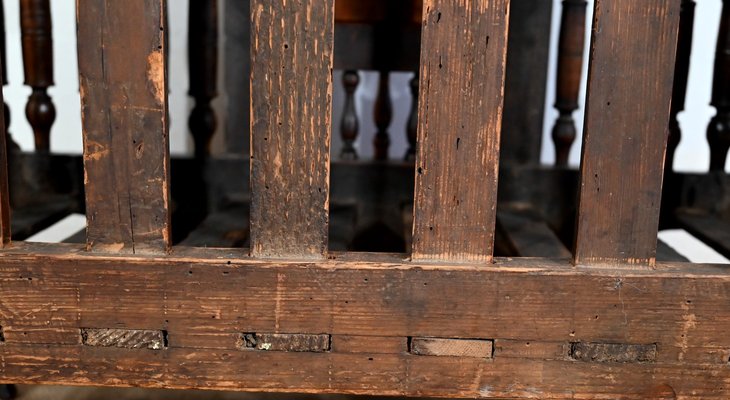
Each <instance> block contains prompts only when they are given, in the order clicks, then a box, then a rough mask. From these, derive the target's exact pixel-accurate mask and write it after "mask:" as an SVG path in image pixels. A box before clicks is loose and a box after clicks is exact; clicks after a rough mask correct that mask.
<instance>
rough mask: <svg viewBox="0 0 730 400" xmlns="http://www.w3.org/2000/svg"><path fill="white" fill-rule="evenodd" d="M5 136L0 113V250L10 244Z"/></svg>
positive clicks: (0, 72) (2, 67)
mask: <svg viewBox="0 0 730 400" xmlns="http://www.w3.org/2000/svg"><path fill="white" fill-rule="evenodd" d="M3 52H4V50H3ZM3 60H4V57H3ZM4 71H5V65H4V64H3V63H2V62H0V76H4V75H3V72H4ZM3 102H4V100H3V93H2V90H0V104H3ZM7 135H8V132H7V129H6V126H5V114H4V113H2V112H0V248H3V247H5V245H7V244H8V243H10V187H9V186H8V146H7V141H8V137H7Z"/></svg>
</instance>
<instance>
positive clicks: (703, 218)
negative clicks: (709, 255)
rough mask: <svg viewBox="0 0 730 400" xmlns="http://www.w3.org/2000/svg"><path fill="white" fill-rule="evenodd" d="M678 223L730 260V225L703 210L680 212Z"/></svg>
mask: <svg viewBox="0 0 730 400" xmlns="http://www.w3.org/2000/svg"><path fill="white" fill-rule="evenodd" d="M676 218H677V222H678V223H679V225H680V226H681V227H682V228H684V229H685V230H687V232H689V233H690V234H692V235H693V236H695V237H697V238H698V239H699V240H701V241H702V242H704V243H705V244H706V245H708V246H710V247H712V248H713V249H714V250H715V251H717V252H718V253H720V254H722V255H723V256H725V257H727V258H730V223H729V222H727V221H725V220H723V219H722V218H719V217H718V216H717V215H712V214H709V213H707V212H703V211H701V210H691V209H687V210H678V211H677V213H676Z"/></svg>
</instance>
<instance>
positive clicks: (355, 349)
mask: <svg viewBox="0 0 730 400" xmlns="http://www.w3.org/2000/svg"><path fill="white" fill-rule="evenodd" d="M332 351H335V352H338V353H365V354H401V353H407V352H408V338H407V337H393V336H359V335H333V336H332Z"/></svg>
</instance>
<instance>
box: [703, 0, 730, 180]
mask: <svg viewBox="0 0 730 400" xmlns="http://www.w3.org/2000/svg"><path fill="white" fill-rule="evenodd" d="M728 3H730V1H728V0H723V2H722V16H721V20H720V32H719V34H718V37H717V50H716V52H715V73H714V78H713V79H714V81H713V85H712V102H711V103H710V104H711V105H712V106H714V107H715V108H716V109H717V114H716V115H715V116H714V117H712V120H710V125H709V127H708V128H707V141H708V143H709V144H710V171H722V170H724V169H725V160H726V158H727V151H728V149H729V148H730V6H729V4H728Z"/></svg>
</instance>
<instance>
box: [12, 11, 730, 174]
mask: <svg viewBox="0 0 730 400" xmlns="http://www.w3.org/2000/svg"><path fill="white" fill-rule="evenodd" d="M553 1H554V2H555V6H554V10H553V32H552V35H551V52H552V54H551V56H550V67H549V68H550V69H549V79H548V88H547V96H546V102H545V105H546V113H545V130H544V138H543V143H544V145H543V150H542V157H541V158H542V162H544V163H547V164H550V163H552V162H553V160H554V150H553V147H552V141H551V138H550V130H551V127H552V124H553V121H554V120H555V118H556V116H557V112H556V111H555V110H554V109H553V107H552V104H553V101H554V97H555V72H556V68H555V59H556V55H555V50H556V48H557V40H558V29H559V21H560V11H561V5H560V1H559V0H553ZM223 3H224V2H220V7H221V12H224V10H222V8H223ZM592 3H593V0H589V6H588V10H589V17H588V18H589V19H588V23H587V31H588V32H587V35H589V34H590V25H591V24H590V21H591V20H592V17H591V15H590V14H592V6H593V4H592ZM697 3H698V4H697V8H696V17H695V21H696V22H695V32H694V42H693V52H692V60H691V66H690V78H689V88H688V93H687V105H686V110H685V111H684V112H683V113H681V114H680V116H679V119H680V124H681V126H682V130H683V138H682V142H681V143H680V145H679V148H678V149H677V154H676V161H675V168H676V169H677V170H681V171H706V170H707V167H708V165H709V150H708V147H707V144H706V140H705V132H706V128H707V123H708V121H709V119H710V118H711V117H712V116H713V115H714V113H715V111H714V109H713V108H712V107H710V106H709V102H710V92H711V86H712V65H713V60H714V49H715V42H716V40H717V30H718V25H719V16H720V9H721V6H722V2H721V0H699V1H698V2H697ZM187 4H188V0H175V1H170V2H169V20H170V32H171V35H170V47H169V49H170V75H169V76H170V97H169V101H170V116H171V123H170V145H171V152H172V153H173V154H188V153H189V152H190V150H191V144H190V140H189V139H188V133H187V128H186V125H187V116H188V114H189V110H190V107H191V101H190V99H189V98H188V96H187V87H188V73H187V50H186V44H187V9H188V7H187ZM4 5H5V19H6V21H5V22H6V34H7V47H8V48H7V51H8V66H7V70H8V78H9V81H10V83H9V85H8V86H7V87H6V88H5V96H6V101H7V102H8V103H9V105H10V107H11V113H12V118H11V119H12V121H11V127H10V129H11V133H12V135H13V138H14V139H15V140H16V141H17V142H18V143H19V144H20V145H21V147H22V148H23V149H25V150H32V149H33V136H32V131H31V129H30V126H29V125H28V123H27V121H26V119H25V115H24V110H25V103H26V101H27V97H28V95H29V94H30V89H29V88H28V87H26V86H24V85H23V66H22V53H21V47H20V26H19V25H20V23H19V20H20V16H19V10H18V2H17V1H6V2H4ZM51 7H52V15H53V35H54V62H55V68H56V70H55V79H56V86H54V87H52V88H51V89H50V94H51V96H52V97H53V100H54V103H55V104H56V108H57V120H56V123H55V124H54V127H53V131H52V133H51V149H52V151H54V152H57V153H80V152H81V150H82V144H81V121H80V107H79V94H78V78H77V59H76V13H75V0H51ZM221 21H223V18H221ZM222 32H223V31H222V30H221V40H223V37H222V34H223V33H222ZM587 37H589V36H587ZM588 44H589V40H586V47H587V46H588ZM221 48H223V47H222V46H221ZM586 50H587V48H586ZM587 62H588V60H587V57H586V68H587ZM585 75H586V74H585V71H584V78H585ZM411 76H412V75H411V74H407V73H404V74H394V75H393V76H392V77H391V86H390V92H391V96H392V99H393V104H394V114H393V116H394V118H393V123H392V124H391V128H390V133H391V139H392V141H393V144H392V145H391V158H396V159H397V158H401V157H402V156H403V153H404V152H405V148H406V140H405V123H406V117H407V114H408V111H409V109H410V102H411V97H410V92H409V89H408V81H409V79H410V77H411ZM340 79H341V75H340V74H339V73H337V74H336V75H335V84H334V87H335V105H334V110H333V121H335V126H334V129H333V152H334V151H337V149H339V146H338V142H339V120H340V115H341V108H342V103H341V102H342V100H343V98H344V93H343V90H342V87H341V84H340ZM377 79H378V77H377V74H375V73H370V72H362V73H361V84H360V87H359V89H358V91H357V94H356V96H357V108H358V114H359V115H360V117H361V118H360V138H359V140H358V143H357V144H356V145H357V147H358V149H359V152H360V154H361V155H362V157H363V158H367V157H370V156H371V155H372V135H373V134H374V132H375V126H374V124H373V121H372V111H373V105H374V101H375V89H376V87H377ZM219 87H221V88H222V87H223V86H222V85H221V86H219ZM582 93H583V94H582V96H584V94H585V84H584V85H583V91H582ZM224 102H225V96H220V97H219V99H217V100H216V102H215V103H214V106H215V108H216V110H217V113H218V115H219V127H222V122H223V121H225V118H224V115H223V113H224V112H225V108H224V107H223V103H224ZM583 103H584V102H583V101H581V109H580V110H578V111H577V112H576V113H575V119H576V121H577V125H578V130H579V133H580V131H582V121H583V108H582V107H583ZM221 132H223V130H222V129H220V130H219V132H218V133H217V134H216V136H215V137H216V139H218V140H220V139H221V138H222V136H223V135H222V134H221ZM337 155H338V154H333V158H336V157H337ZM579 160H580V138H578V139H577V140H576V144H575V145H574V147H573V149H572V152H571V157H570V162H571V164H572V165H575V166H577V165H578V163H579Z"/></svg>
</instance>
